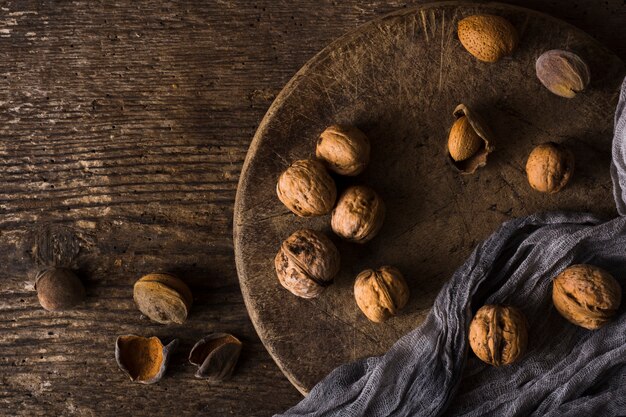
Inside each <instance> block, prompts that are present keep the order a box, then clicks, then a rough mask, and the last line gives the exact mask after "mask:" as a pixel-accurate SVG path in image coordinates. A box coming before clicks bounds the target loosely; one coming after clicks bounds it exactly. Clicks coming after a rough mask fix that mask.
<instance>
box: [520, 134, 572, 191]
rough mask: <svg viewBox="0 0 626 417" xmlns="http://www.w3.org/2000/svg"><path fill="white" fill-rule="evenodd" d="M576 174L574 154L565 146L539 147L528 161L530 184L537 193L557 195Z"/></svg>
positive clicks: (527, 171) (545, 144)
mask: <svg viewBox="0 0 626 417" xmlns="http://www.w3.org/2000/svg"><path fill="white" fill-rule="evenodd" d="M573 173H574V154H573V153H572V152H571V151H570V150H569V149H568V148H566V147H565V146H563V145H559V144H558V143H554V142H548V143H544V144H541V145H539V146H537V147H536V148H535V149H533V151H532V152H531V153H530V155H529V156H528V161H526V176H527V178H528V183H529V184H530V186H531V187H533V188H534V189H535V190H537V191H541V192H543V193H550V194H552V193H556V192H559V191H561V190H562V189H563V187H565V185H566V184H567V182H568V181H569V179H570V178H571V176H572V174H573Z"/></svg>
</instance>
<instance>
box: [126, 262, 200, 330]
mask: <svg viewBox="0 0 626 417" xmlns="http://www.w3.org/2000/svg"><path fill="white" fill-rule="evenodd" d="M133 298H134V300H135V304H137V308H138V309H139V311H141V312H142V313H143V314H144V315H146V316H147V317H148V318H149V319H150V320H154V321H156V322H158V323H161V324H171V323H176V324H182V323H184V322H185V320H186V319H187V315H188V314H189V310H190V309H191V304H192V302H193V296H192V294H191V290H190V289H189V287H188V286H187V284H185V283H184V282H183V281H181V280H180V279H178V278H177V277H175V276H174V275H171V274H165V273H152V274H148V275H146V276H144V277H142V278H140V279H139V280H138V281H137V282H136V283H135V286H134V289H133Z"/></svg>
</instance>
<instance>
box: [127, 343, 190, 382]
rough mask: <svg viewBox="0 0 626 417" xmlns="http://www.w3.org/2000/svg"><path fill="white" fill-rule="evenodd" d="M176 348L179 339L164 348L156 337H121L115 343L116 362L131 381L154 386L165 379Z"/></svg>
mask: <svg viewBox="0 0 626 417" xmlns="http://www.w3.org/2000/svg"><path fill="white" fill-rule="evenodd" d="M176 346H178V339H174V340H172V341H171V342H170V343H168V344H167V345H166V346H163V343H161V340H159V338H158V337H154V336H153V337H149V338H148V337H142V336H136V335H133V334H131V335H124V336H119V337H118V338H117V340H116V341H115V360H116V361H117V365H118V366H119V367H120V369H121V370H122V371H124V373H125V374H126V375H128V377H129V378H130V380H131V381H135V382H140V383H142V384H154V383H156V382H159V381H160V380H161V378H163V375H164V374H165V370H166V369H167V365H168V364H169V360H170V356H171V353H172V351H173V350H174V349H176Z"/></svg>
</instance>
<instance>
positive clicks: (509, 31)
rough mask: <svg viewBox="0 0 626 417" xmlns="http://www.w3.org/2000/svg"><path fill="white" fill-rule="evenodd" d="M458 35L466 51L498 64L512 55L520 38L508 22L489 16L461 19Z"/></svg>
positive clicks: (480, 58)
mask: <svg viewBox="0 0 626 417" xmlns="http://www.w3.org/2000/svg"><path fill="white" fill-rule="evenodd" d="M457 33H458V35H459V40H460V41H461V44H463V46H464V47H465V49H466V50H467V51H468V52H469V53H470V54H472V55H474V56H475V57H476V58H478V59H479V60H481V61H484V62H496V61H499V60H500V59H501V58H502V57H504V56H507V55H511V54H512V53H513V51H514V50H515V47H516V46H517V42H518V38H519V37H518V34H517V31H516V30H515V27H514V26H513V25H512V24H511V23H510V22H509V21H508V20H506V19H505V18H503V17H500V16H494V15H487V14H483V15H473V16H468V17H466V18H464V19H461V20H460V21H459V23H458V29H457Z"/></svg>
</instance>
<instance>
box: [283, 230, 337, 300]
mask: <svg viewBox="0 0 626 417" xmlns="http://www.w3.org/2000/svg"><path fill="white" fill-rule="evenodd" d="M274 266H275V267H276V275H278V280H279V281H280V283H281V284H282V286H283V287H285V288H286V289H288V290H289V291H291V292H292V293H293V294H295V295H297V296H298V297H302V298H315V297H317V296H318V295H320V294H321V293H322V291H324V289H325V288H326V287H327V286H329V285H330V284H331V283H332V281H333V277H334V276H335V275H337V273H338V272H339V251H338V250H337V247H336V246H335V245H334V244H333V242H331V241H330V239H329V238H327V237H326V236H325V235H324V234H322V233H319V232H316V231H313V230H309V229H302V230H298V231H297V232H295V233H293V234H292V235H291V236H289V237H288V238H287V240H285V241H284V242H283V244H282V245H281V246H280V250H279V251H278V254H277V255H276V258H275V259H274Z"/></svg>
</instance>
